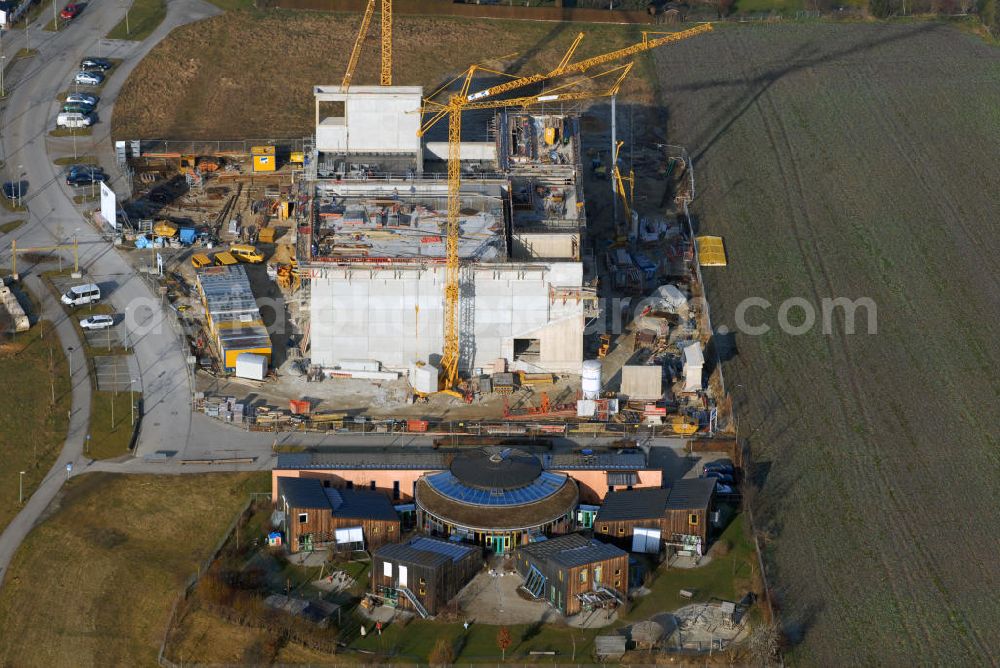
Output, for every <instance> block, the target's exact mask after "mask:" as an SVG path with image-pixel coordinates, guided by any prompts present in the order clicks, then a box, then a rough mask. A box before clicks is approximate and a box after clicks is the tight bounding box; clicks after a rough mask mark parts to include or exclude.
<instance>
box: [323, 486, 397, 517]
mask: <svg viewBox="0 0 1000 668" xmlns="http://www.w3.org/2000/svg"><path fill="white" fill-rule="evenodd" d="M336 491H337V492H338V493H339V495H340V498H341V499H342V500H343V502H342V503H341V504H340V506H338V507H337V508H334V509H333V514H334V516H335V517H348V518H352V519H359V520H398V519H399V515H397V514H396V509H395V508H393V507H392V502H390V501H389V499H388V497H386V496H385V495H384V494H380V493H379V492H372V491H368V490H358V489H341V490H336Z"/></svg>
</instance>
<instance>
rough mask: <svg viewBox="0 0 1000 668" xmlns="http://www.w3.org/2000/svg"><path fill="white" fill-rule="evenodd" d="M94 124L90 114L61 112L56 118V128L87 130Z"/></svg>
mask: <svg viewBox="0 0 1000 668" xmlns="http://www.w3.org/2000/svg"><path fill="white" fill-rule="evenodd" d="M93 122H94V119H93V118H92V117H91V116H90V114H81V113H79V112H65V111H64V112H63V113H61V114H59V115H58V116H56V127H57V128H89V127H90V126H91V125H92V124H93Z"/></svg>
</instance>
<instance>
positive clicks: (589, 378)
mask: <svg viewBox="0 0 1000 668" xmlns="http://www.w3.org/2000/svg"><path fill="white" fill-rule="evenodd" d="M581 384H582V389H583V398H584V399H600V398H601V362H600V360H586V361H585V362H584V363H583V381H582V383H581Z"/></svg>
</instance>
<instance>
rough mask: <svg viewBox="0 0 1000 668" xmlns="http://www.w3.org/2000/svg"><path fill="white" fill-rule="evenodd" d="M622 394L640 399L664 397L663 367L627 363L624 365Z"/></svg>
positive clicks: (651, 399)
mask: <svg viewBox="0 0 1000 668" xmlns="http://www.w3.org/2000/svg"><path fill="white" fill-rule="evenodd" d="M622 394H624V395H625V396H627V397H628V398H629V399H637V400H639V401H658V400H660V399H662V398H663V367H661V366H660V365H659V364H654V365H649V366H645V365H638V364H627V365H625V366H623V367H622Z"/></svg>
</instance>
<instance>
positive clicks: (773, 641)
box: [748, 621, 781, 666]
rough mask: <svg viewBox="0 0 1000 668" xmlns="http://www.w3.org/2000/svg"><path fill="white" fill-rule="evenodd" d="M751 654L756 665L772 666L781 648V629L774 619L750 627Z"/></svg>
mask: <svg viewBox="0 0 1000 668" xmlns="http://www.w3.org/2000/svg"><path fill="white" fill-rule="evenodd" d="M748 644H749V646H750V655H751V657H753V663H754V665H758V666H770V665H772V664H773V663H774V662H775V660H776V659H777V657H778V652H779V650H780V649H781V630H780V629H779V628H778V625H777V624H775V623H774V622H773V621H761V622H758V623H757V624H754V625H753V626H752V627H751V628H750V638H749V642H748Z"/></svg>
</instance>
